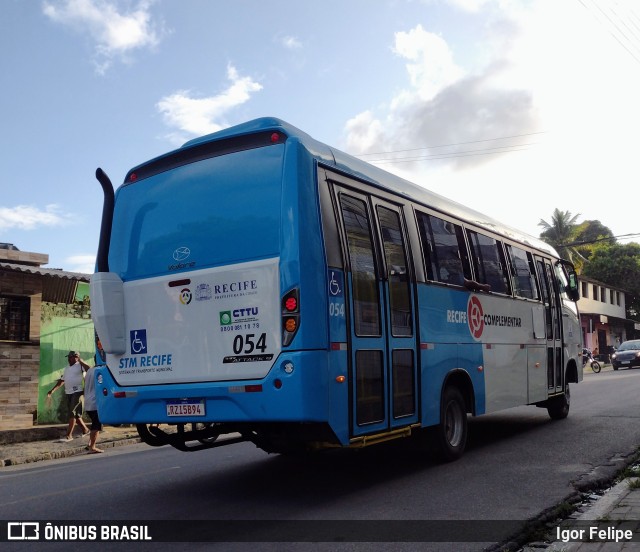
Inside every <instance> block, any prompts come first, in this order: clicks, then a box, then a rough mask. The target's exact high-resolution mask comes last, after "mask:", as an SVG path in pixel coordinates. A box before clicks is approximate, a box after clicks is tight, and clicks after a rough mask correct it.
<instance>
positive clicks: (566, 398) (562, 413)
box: [547, 383, 571, 420]
mask: <svg viewBox="0 0 640 552" xmlns="http://www.w3.org/2000/svg"><path fill="white" fill-rule="evenodd" d="M570 406H571V393H570V392H569V384H568V383H567V384H566V385H565V389H564V393H563V394H562V395H560V396H559V397H551V398H550V399H548V400H547V412H548V413H549V417H550V418H551V419H552V420H564V419H565V418H566V417H567V416H568V415H569V407H570Z"/></svg>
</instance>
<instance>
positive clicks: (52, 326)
mask: <svg viewBox="0 0 640 552" xmlns="http://www.w3.org/2000/svg"><path fill="white" fill-rule="evenodd" d="M80 300H82V299H80ZM47 307H48V308H45V305H43V317H42V331H41V334H40V375H39V386H38V424H58V423H67V422H68V421H69V419H68V414H67V407H66V403H65V401H64V388H60V389H58V390H57V391H56V392H55V393H54V394H53V396H52V397H51V399H50V400H48V399H47V392H48V391H49V390H50V389H51V388H52V387H53V386H54V385H55V383H56V381H57V380H58V378H59V377H60V376H61V375H62V372H63V370H64V367H65V366H66V365H67V354H68V353H69V351H79V352H80V357H81V358H82V360H84V361H85V362H86V363H87V364H89V365H90V366H93V365H94V362H93V355H94V351H95V345H94V330H93V322H92V321H91V319H90V318H87V316H88V308H87V309H86V310H85V309H82V308H79V305H77V304H76V305H47ZM58 315H62V316H58ZM74 316H75V317H74Z"/></svg>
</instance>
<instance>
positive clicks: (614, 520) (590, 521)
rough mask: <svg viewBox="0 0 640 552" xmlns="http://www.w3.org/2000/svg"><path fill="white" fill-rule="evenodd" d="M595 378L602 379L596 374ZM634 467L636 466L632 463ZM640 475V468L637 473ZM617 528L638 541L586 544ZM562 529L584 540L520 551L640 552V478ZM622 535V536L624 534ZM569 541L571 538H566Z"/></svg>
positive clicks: (624, 481) (617, 486)
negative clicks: (599, 531) (596, 532)
mask: <svg viewBox="0 0 640 552" xmlns="http://www.w3.org/2000/svg"><path fill="white" fill-rule="evenodd" d="M611 371H613V366H611V364H604V363H602V372H611ZM584 372H585V375H590V374H592V372H593V371H592V370H591V368H589V367H588V366H585V368H584ZM594 377H596V378H597V377H598V375H597V374H594ZM632 465H633V464H632ZM636 471H637V472H638V473H640V468H639V469H638V470H634V472H636ZM607 526H610V527H614V528H617V529H618V530H619V531H631V532H632V533H633V538H634V539H635V540H637V542H629V541H628V539H620V540H619V541H618V542H615V537H614V538H611V539H609V540H607V541H606V542H582V541H584V540H588V536H589V534H590V530H591V528H592V527H594V528H598V529H601V528H606V527H607ZM558 527H559V528H560V530H562V529H563V528H564V529H566V530H568V531H569V530H571V529H572V528H573V530H574V533H573V535H570V533H565V536H569V535H570V536H573V537H575V535H578V534H579V533H577V532H578V531H580V530H583V531H584V533H583V538H581V539H580V540H577V539H573V540H570V541H569V542H563V541H562V540H561V539H559V538H558V539H557V540H554V541H552V542H549V541H544V542H532V543H529V544H527V545H526V546H524V547H523V548H521V549H520V552H620V551H630V550H637V551H640V477H626V478H624V479H622V480H621V481H620V482H619V483H616V484H615V485H614V486H613V487H612V488H611V489H608V490H607V491H606V492H605V493H604V494H603V495H602V496H601V497H600V498H599V499H598V500H596V501H595V502H593V503H592V504H590V505H587V506H582V507H579V508H578V509H577V510H576V511H575V512H574V513H573V514H572V515H571V516H569V518H568V519H567V520H565V521H564V522H561V521H560V520H558ZM557 530H558V529H554V531H551V538H554V537H555V536H557ZM621 534H622V533H619V535H621ZM565 540H569V539H565Z"/></svg>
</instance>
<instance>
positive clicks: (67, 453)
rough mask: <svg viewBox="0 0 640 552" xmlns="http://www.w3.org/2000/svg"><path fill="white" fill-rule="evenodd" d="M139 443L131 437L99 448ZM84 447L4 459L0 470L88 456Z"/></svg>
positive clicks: (107, 443)
mask: <svg viewBox="0 0 640 552" xmlns="http://www.w3.org/2000/svg"><path fill="white" fill-rule="evenodd" d="M141 442H142V441H141V440H140V438H139V437H132V438H127V439H117V440H114V441H101V442H100V445H99V446H100V448H101V449H109V448H115V447H120V446H123V445H135V444H138V443H141ZM85 447H86V445H84V444H83V445H82V446H79V447H73V448H68V449H65V450H56V451H49V452H43V453H40V454H34V455H32V456H26V457H14V458H4V459H0V468H2V467H7V466H17V465H20V464H32V463H34V462H40V461H42V460H57V459H60V458H69V457H71V456H78V455H80V454H88V451H87V449H86V448H85Z"/></svg>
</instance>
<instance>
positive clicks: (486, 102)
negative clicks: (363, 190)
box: [345, 25, 539, 170]
mask: <svg viewBox="0 0 640 552" xmlns="http://www.w3.org/2000/svg"><path fill="white" fill-rule="evenodd" d="M506 27H507V28H508V26H506ZM508 37H509V33H505V40H509V38H508ZM500 50H501V48H496V51H500ZM393 52H394V53H395V54H396V55H398V56H399V57H400V58H402V59H404V60H407V63H406V70H407V76H408V82H409V85H410V86H409V87H408V88H405V89H403V90H400V91H399V92H397V93H396V95H395V96H394V97H392V98H391V99H390V101H389V102H388V104H387V105H386V106H385V107H383V108H382V109H381V110H380V111H381V114H380V115H378V116H377V117H376V116H374V114H373V113H372V112H371V111H370V110H367V111H365V112H363V113H360V114H358V115H356V116H355V117H353V118H352V119H350V120H349V121H347V123H346V125H345V134H346V144H347V147H348V149H349V151H351V152H353V153H356V154H363V153H367V152H378V151H382V152H394V151H395V152H398V153H397V154H390V155H385V156H383V157H378V158H373V157H372V158H369V159H368V160H370V161H372V162H374V161H376V159H377V160H378V161H379V160H381V159H382V160H383V162H384V164H385V166H386V167H387V168H389V169H391V168H392V165H389V164H388V163H389V161H390V160H391V159H393V158H396V159H398V158H402V163H403V164H404V163H410V164H409V165H406V164H405V165H404V166H403V168H404V169H405V170H406V169H409V170H410V169H411V164H415V163H416V162H417V161H424V159H425V158H428V159H430V160H431V161H434V160H436V159H440V161H438V162H439V163H446V164H449V165H450V166H451V167H453V168H467V167H470V166H477V165H479V164H482V163H486V162H488V161H489V160H493V158H496V157H498V154H499V153H501V152H502V153H504V152H507V151H512V149H510V148H509V147H508V146H509V144H517V143H521V141H513V140H512V141H511V142H509V141H505V140H502V141H497V142H494V141H492V142H488V141H487V142H483V143H479V141H486V140H487V138H497V137H506V136H516V135H525V134H530V133H534V132H536V131H538V130H539V123H538V112H537V110H536V107H535V105H534V101H533V96H532V94H531V92H530V91H528V90H527V89H526V88H524V87H521V86H518V85H517V84H516V85H514V84H513V82H515V81H513V79H512V65H511V63H510V62H509V60H508V59H504V58H503V57H502V56H501V55H497V56H494V57H493V59H491V63H489V64H487V65H486V66H485V67H481V68H480V69H479V70H477V72H475V73H470V72H466V71H465V70H463V69H462V68H461V67H460V66H459V65H458V64H456V62H455V59H454V55H453V52H452V50H451V49H450V48H449V46H448V44H447V42H446V41H445V40H444V38H443V37H441V36H439V35H437V34H435V33H431V32H428V31H426V30H425V29H423V27H422V26H421V25H418V26H416V27H415V28H413V29H411V30H409V31H407V32H398V33H396V34H395V43H394V46H393ZM382 129H384V132H382ZM472 142H478V144H477V145H475V146H472V147H471V148H470V143H472ZM448 144H451V145H452V146H449V147H447V148H444V149H443V148H442V147H441V146H443V145H448ZM427 145H429V146H438V147H432V148H429V149H427V148H426V147H425V146H427ZM416 148H423V149H421V150H420V151H417V150H416ZM488 148H492V149H491V150H490V151H491V152H492V155H481V154H477V153H474V152H475V151H480V150H482V151H484V152H485V153H486V152H487V151H488ZM409 150H412V151H409ZM422 164H423V163H422ZM396 165H397V163H396Z"/></svg>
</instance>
